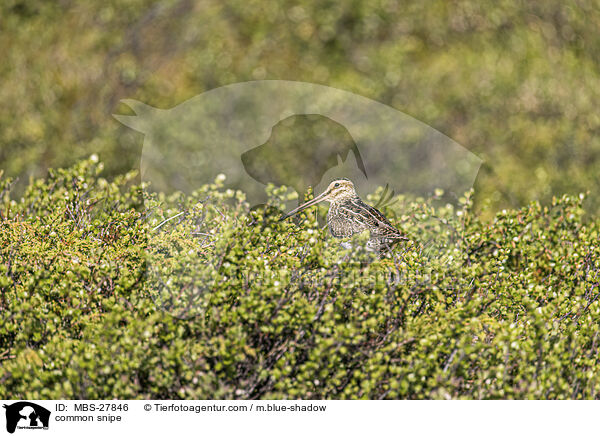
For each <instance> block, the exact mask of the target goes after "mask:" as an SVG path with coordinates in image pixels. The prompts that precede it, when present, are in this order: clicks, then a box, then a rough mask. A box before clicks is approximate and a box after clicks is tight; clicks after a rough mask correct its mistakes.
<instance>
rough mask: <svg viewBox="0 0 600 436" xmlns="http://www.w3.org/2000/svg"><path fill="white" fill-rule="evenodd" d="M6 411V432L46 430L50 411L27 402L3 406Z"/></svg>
mask: <svg viewBox="0 0 600 436" xmlns="http://www.w3.org/2000/svg"><path fill="white" fill-rule="evenodd" d="M3 407H4V408H5V409H6V431H8V432H9V433H14V432H15V430H16V429H17V428H18V429H27V430H37V429H43V430H47V429H48V424H49V423H50V411H49V410H48V409H45V408H44V407H42V406H38V405H37V404H35V403H30V402H29V401H19V402H17V403H13V404H10V405H6V404H5V405H4V406H3Z"/></svg>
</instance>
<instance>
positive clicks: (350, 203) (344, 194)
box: [281, 178, 408, 251]
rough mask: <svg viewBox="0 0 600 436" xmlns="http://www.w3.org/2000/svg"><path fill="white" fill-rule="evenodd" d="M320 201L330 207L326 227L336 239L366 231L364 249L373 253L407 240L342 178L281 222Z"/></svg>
mask: <svg viewBox="0 0 600 436" xmlns="http://www.w3.org/2000/svg"><path fill="white" fill-rule="evenodd" d="M322 201H328V202H329V203H330V206H329V212H327V227H329V231H330V232H331V234H332V235H333V236H334V237H336V238H348V237H350V236H352V235H354V234H356V233H362V232H364V231H365V230H369V232H370V237H369V242H368V243H367V248H369V249H371V250H376V251H381V250H385V249H389V248H390V247H391V246H393V245H394V244H395V243H397V242H399V241H401V240H408V238H407V237H406V236H404V235H403V234H402V233H401V232H400V230H398V229H397V228H396V227H394V226H393V225H392V224H391V223H390V222H389V221H388V220H387V218H386V217H385V216H384V215H383V214H382V213H381V212H379V211H378V210H377V209H375V208H374V207H372V206H369V205H368V204H366V203H365V202H364V201H362V200H361V199H360V198H359V196H358V194H357V193H356V190H355V189H354V184H353V183H352V182H351V181H350V180H348V179H343V178H342V179H336V180H334V181H332V182H331V183H330V184H329V186H328V187H327V189H326V190H325V191H324V192H323V193H322V194H321V195H318V196H317V197H315V198H313V199H312V200H310V201H307V202H306V203H304V204H302V205H300V206H298V207H297V208H296V209H294V210H292V211H291V212H289V213H287V214H286V215H284V216H283V217H282V218H281V220H284V219H286V218H289V217H290V216H292V215H295V214H297V213H298V212H300V211H302V210H304V209H306V208H307V207H310V206H314V205H315V204H317V203H320V202H322Z"/></svg>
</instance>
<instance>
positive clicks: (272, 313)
mask: <svg viewBox="0 0 600 436" xmlns="http://www.w3.org/2000/svg"><path fill="white" fill-rule="evenodd" d="M96 161H97V159H95V157H93V158H92V159H89V160H86V161H83V162H80V163H79V164H77V165H76V166H74V167H73V168H70V169H68V170H58V171H51V172H50V174H49V176H48V177H47V179H45V180H35V181H32V182H31V183H30V185H29V187H28V188H27V190H26V192H25V194H24V195H23V197H22V198H20V199H19V200H18V201H15V200H10V199H9V197H8V191H9V190H10V180H9V179H0V201H1V202H2V203H1V204H0V212H1V216H0V229H1V231H0V260H1V261H0V289H1V293H0V380H1V383H0V397H4V398H7V397H27V398H89V399H97V398H181V399H185V398H240V399H241V398H312V399H315V398H372V399H377V398H386V399H387V398H389V399H392V398H598V397H599V392H600V373H599V371H598V368H599V366H598V357H597V356H598V342H599V338H598V336H599V330H600V327H599V320H600V319H599V318H600V303H599V302H598V296H599V295H600V289H598V273H597V271H598V268H599V266H600V248H599V247H598V244H597V241H598V236H599V234H598V221H593V220H588V221H589V222H585V223H584V221H583V216H584V213H583V208H582V207H583V200H584V196H583V195H580V196H576V197H568V196H565V197H562V198H560V199H555V200H553V201H552V204H551V205H548V206H542V205H540V204H539V203H535V202H534V203H531V204H530V205H528V206H527V207H524V208H522V209H519V210H507V211H502V212H501V213H499V214H497V215H496V216H495V217H494V218H493V220H490V221H483V220H482V219H481V218H480V217H479V216H478V215H476V214H474V213H473V212H472V210H471V198H470V195H467V196H465V197H464V198H463V199H462V205H461V206H460V207H452V206H447V205H436V203H435V201H433V200H423V199H406V198H403V197H399V198H398V199H397V200H398V201H397V202H396V203H395V204H393V205H391V206H389V207H388V208H386V210H385V212H386V214H387V215H388V216H390V217H391V219H392V221H394V222H395V223H396V224H397V225H398V226H399V227H401V228H403V229H404V230H405V231H406V232H407V234H409V235H410V236H411V237H412V238H413V240H414V242H413V243H407V244H404V245H402V246H400V247H398V248H397V249H396V250H395V251H394V253H393V255H388V256H385V257H383V258H381V259H376V260H374V261H364V259H363V260H361V259H358V260H356V259H352V258H351V256H350V255H349V254H348V253H344V252H340V248H339V241H337V240H334V239H332V238H330V237H328V236H327V234H326V231H325V230H323V229H322V228H321V226H320V225H319V223H318V220H317V219H316V214H317V213H322V212H323V211H320V212H317V210H316V209H314V210H309V211H307V212H306V213H305V214H304V215H303V216H302V217H301V219H300V222H292V221H290V222H287V221H286V222H279V221H278V218H279V213H277V208H278V207H279V206H280V205H281V204H282V201H283V200H284V199H286V198H289V197H290V194H289V192H288V191H287V190H286V189H285V188H275V187H272V186H271V187H269V195H270V199H271V200H270V204H269V207H266V208H263V209H257V210H249V205H248V204H247V203H246V202H245V200H244V195H243V193H242V192H239V191H237V192H236V191H231V190H226V189H224V188H223V185H222V180H216V181H215V183H214V184H211V185H206V186H203V187H200V188H199V189H198V191H196V192H195V193H193V194H191V195H190V196H183V195H182V194H174V195H171V196H165V195H163V194H148V193H146V192H145V191H146V189H145V188H146V187H145V186H143V185H136V184H135V181H134V180H135V176H134V174H127V175H125V176H121V177H117V178H116V179H115V180H113V181H107V180H105V179H104V178H102V176H101V168H102V166H101V164H99V163H97V162H96ZM374 195H375V196H376V195H377V193H375V194H374ZM373 198H374V197H373ZM400 206H401V207H400ZM400 209H402V210H403V211H404V212H402V213H398V214H396V213H395V211H398V210H400ZM182 212H183V213H182ZM178 214H181V215H179V216H178ZM173 217H175V218H173ZM169 218H172V219H169ZM444 223H445V224H444ZM434 236H435V239H436V241H437V246H436V250H429V251H428V250H427V249H426V247H425V245H426V244H423V243H421V241H426V240H428V239H432V238H433V237H434ZM417 241H420V242H417ZM169 278H170V279H172V280H171V281H170V282H169Z"/></svg>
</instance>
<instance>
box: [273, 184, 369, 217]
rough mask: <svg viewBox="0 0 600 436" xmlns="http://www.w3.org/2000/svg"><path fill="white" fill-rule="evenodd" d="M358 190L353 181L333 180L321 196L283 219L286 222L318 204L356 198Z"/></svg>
mask: <svg viewBox="0 0 600 436" xmlns="http://www.w3.org/2000/svg"><path fill="white" fill-rule="evenodd" d="M356 195H357V194H356V190H355V189H354V183H352V181H350V180H348V179H345V178H340V179H335V180H333V181H332V182H331V183H330V184H329V186H328V187H327V189H325V191H323V193H321V195H318V196H316V197H315V198H313V199H312V200H310V201H307V202H306V203H304V204H302V205H300V206H298V207H297V208H296V209H294V210H292V211H290V212H288V213H287V214H285V215H284V216H283V217H282V218H281V219H282V220H284V219H286V218H289V217H291V216H292V215H295V214H297V213H298V212H301V211H303V210H304V209H306V208H307V207H310V206H314V205H315V204H317V203H320V202H322V201H328V202H330V203H337V202H340V201H343V200H346V199H348V198H352V197H355V196H356Z"/></svg>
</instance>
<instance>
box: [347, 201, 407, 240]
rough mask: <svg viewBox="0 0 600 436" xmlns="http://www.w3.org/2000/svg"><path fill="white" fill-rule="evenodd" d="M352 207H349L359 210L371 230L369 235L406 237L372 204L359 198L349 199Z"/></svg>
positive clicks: (394, 237) (395, 237)
mask: <svg viewBox="0 0 600 436" xmlns="http://www.w3.org/2000/svg"><path fill="white" fill-rule="evenodd" d="M350 201H351V203H352V205H353V207H352V208H351V209H356V210H359V209H360V210H361V211H362V213H361V215H363V218H362V219H363V220H364V221H365V225H366V226H367V228H369V230H370V231H371V235H372V236H373V237H375V238H391V239H408V238H407V237H406V236H404V235H403V234H402V232H400V230H398V229H397V228H396V227H394V226H393V225H392V223H390V222H389V221H388V219H387V218H386V217H385V216H384V215H383V214H382V213H381V212H379V211H378V210H377V209H375V208H374V207H373V206H369V205H368V204H367V203H365V202H363V201H362V200H360V199H356V198H355V199H352V200H350Z"/></svg>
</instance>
